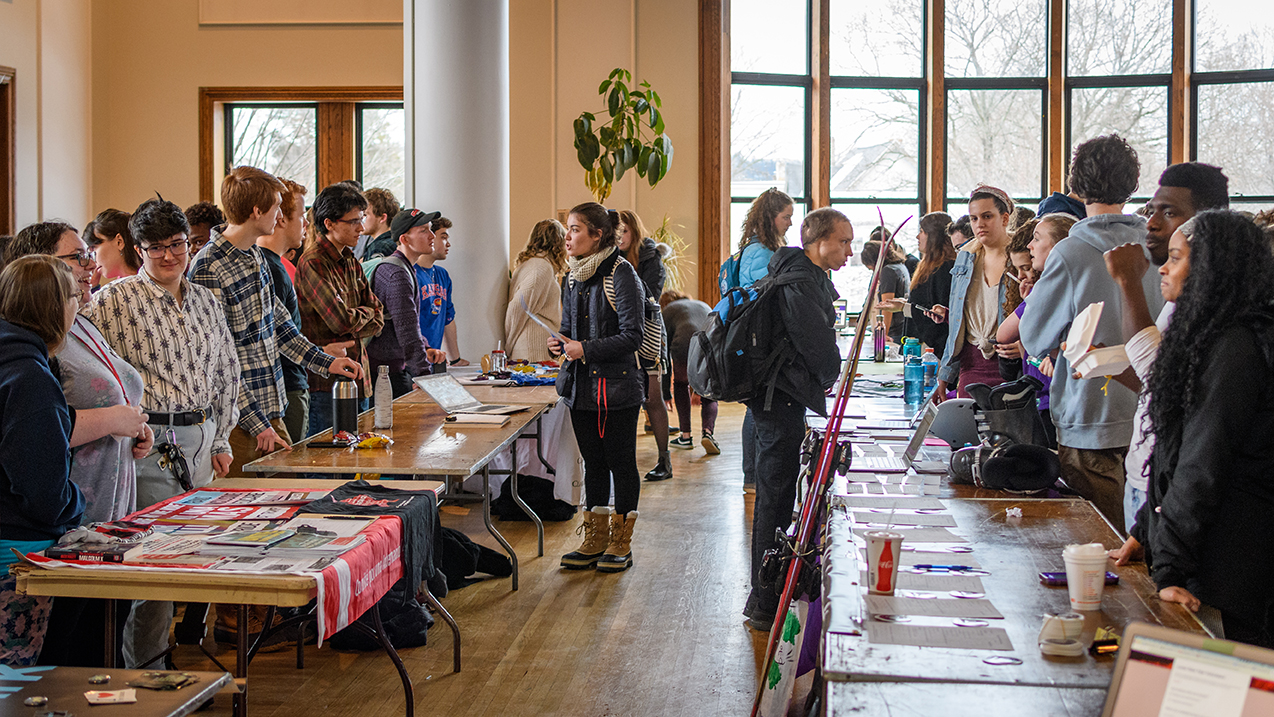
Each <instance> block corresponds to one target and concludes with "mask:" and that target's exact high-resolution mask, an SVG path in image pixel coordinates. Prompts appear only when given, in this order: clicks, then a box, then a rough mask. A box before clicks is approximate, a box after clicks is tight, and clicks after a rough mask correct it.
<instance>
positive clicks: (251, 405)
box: [190, 229, 336, 436]
mask: <svg viewBox="0 0 1274 717" xmlns="http://www.w3.org/2000/svg"><path fill="white" fill-rule="evenodd" d="M190 280H191V281H192V282H194V283H196V284H198V285H200V286H203V287H207V288H208V289H210V290H211V291H212V295H213V296H214V297H216V299H217V301H219V302H220V303H221V308H222V310H224V311H225V314H226V325H227V326H229V327H230V334H231V335H232V336H234V343H235V350H236V352H237V353H238V354H239V370H240V372H241V375H242V378H243V383H242V384H241V385H240V386H239V426H240V427H241V428H243V430H245V431H247V432H248V433H249V434H251V435H253V436H256V435H259V434H261V433H263V432H265V431H266V430H267V429H269V428H271V426H270V419H273V418H281V417H282V416H283V410H284V408H285V407H286V406H287V390H286V388H285V387H284V385H283V367H282V364H281V363H280V362H279V356H280V355H283V356H287V357H288V358H290V359H292V360H293V361H295V362H297V363H298V364H301V365H302V366H305V367H306V368H308V369H309V370H310V371H312V372H314V373H316V374H320V375H323V376H326V375H327V367H328V366H331V365H332V362H333V361H335V360H336V359H335V358H333V357H331V356H328V355H327V354H325V353H323V350H322V349H320V348H319V347H317V346H315V345H314V344H312V343H310V342H309V341H307V340H306V339H305V337H304V336H302V335H301V332H299V331H297V330H296V324H294V323H292V316H291V315H290V314H289V313H288V310H287V308H286V307H284V306H283V302H281V301H279V299H278V297H277V296H275V295H274V284H273V282H272V280H271V279H270V272H269V271H268V270H267V269H266V267H265V259H264V258H263V257H262V255H261V248H260V247H258V246H255V245H254V246H251V247H248V250H247V251H243V250H241V249H238V248H236V247H235V246H234V245H233V244H231V243H230V240H228V239H226V238H225V236H223V235H222V234H221V232H220V231H218V230H217V229H213V230H212V239H211V240H210V241H209V242H208V245H207V246H205V247H204V248H203V249H201V250H200V251H199V254H198V256H196V257H195V262H194V265H193V266H191V274H190Z"/></svg>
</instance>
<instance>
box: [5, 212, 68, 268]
mask: <svg viewBox="0 0 1274 717" xmlns="http://www.w3.org/2000/svg"><path fill="white" fill-rule="evenodd" d="M67 232H71V233H72V234H78V233H79V232H77V231H75V227H73V226H71V225H70V224H67V223H66V222H59V221H57V220H53V221H49V222H39V223H37V224H30V225H28V226H26V227H23V229H22V231H20V232H18V233H17V235H15V236H14V237H13V239H12V240H10V242H9V244H8V246H6V247H5V248H4V260H5V263H9V262H13V261H17V260H18V259H20V258H22V257H24V256H31V255H32V254H47V255H49V256H52V255H53V252H55V251H57V248H58V243H59V242H61V241H62V235H64V234H66V233H67Z"/></svg>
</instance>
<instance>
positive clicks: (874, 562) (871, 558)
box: [865, 530, 902, 595]
mask: <svg viewBox="0 0 1274 717" xmlns="http://www.w3.org/2000/svg"><path fill="white" fill-rule="evenodd" d="M865 537H866V538H867V592H868V593H870V594H872V595H893V594H894V590H895V589H896V588H897V587H898V562H899V560H900V559H901V553H902V533H895V532H893V531H891V530H872V531H869V532H868V533H867V534H866V536H865Z"/></svg>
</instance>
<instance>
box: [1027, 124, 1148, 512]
mask: <svg viewBox="0 0 1274 717" xmlns="http://www.w3.org/2000/svg"><path fill="white" fill-rule="evenodd" d="M1140 174H1141V163H1140V161H1139V160H1138V159H1137V152H1136V150H1134V149H1133V148H1132V147H1130V146H1129V145H1128V143H1127V142H1126V141H1124V139H1123V138H1122V137H1120V136H1119V135H1115V134H1112V135H1106V136H1102V137H1096V138H1094V139H1090V140H1088V141H1087V142H1084V143H1083V144H1081V145H1079V146H1078V147H1076V148H1075V154H1074V156H1073V157H1072V159H1071V170H1070V187H1071V191H1072V192H1074V193H1075V194H1076V195H1077V196H1078V197H1079V198H1080V199H1082V200H1083V202H1084V205H1085V208H1086V209H1087V212H1088V216H1087V218H1085V219H1083V220H1082V221H1080V222H1078V223H1076V224H1075V226H1073V227H1071V231H1070V235H1069V236H1068V237H1067V238H1066V239H1064V240H1062V241H1061V242H1059V243H1058V244H1057V246H1055V247H1053V250H1052V251H1051V252H1049V255H1048V261H1047V262H1045V264H1044V273H1043V274H1042V275H1040V278H1039V280H1038V281H1036V282H1035V287H1034V288H1033V289H1032V290H1031V295H1030V296H1028V297H1027V298H1026V311H1025V312H1024V313H1023V314H1022V322H1021V340H1022V345H1023V346H1024V347H1025V348H1026V352H1027V353H1028V354H1029V355H1031V356H1046V355H1051V354H1052V353H1053V352H1054V351H1055V350H1057V349H1059V348H1060V347H1061V344H1062V342H1063V341H1065V340H1066V336H1067V334H1068V333H1069V331H1070V327H1071V323H1072V322H1073V321H1074V319H1075V317H1076V316H1077V315H1078V314H1079V313H1080V312H1081V311H1083V310H1084V309H1086V308H1088V305H1089V304H1092V303H1095V302H1098V301H1101V302H1105V305H1104V307H1103V308H1102V312H1101V321H1100V322H1099V323H1098V325H1097V332H1096V333H1095V334H1094V335H1093V344H1094V345H1098V344H1100V345H1104V346H1116V345H1119V344H1122V343H1123V329H1122V322H1123V302H1122V301H1121V299H1120V297H1121V294H1120V291H1119V286H1118V284H1116V283H1115V280H1114V279H1112V278H1111V276H1110V274H1109V272H1107V271H1106V259H1105V257H1104V253H1105V252H1107V251H1110V250H1111V249H1114V248H1115V247H1117V246H1119V245H1121V244H1137V245H1140V246H1142V247H1145V245H1146V220H1145V219H1142V218H1141V217H1139V216H1137V215H1135V214H1124V213H1123V209H1124V203H1125V202H1127V201H1128V198H1129V197H1131V196H1132V194H1133V192H1135V191H1136V190H1137V182H1138V177H1139V176H1140ZM1147 256H1148V255H1147ZM1142 288H1143V290H1144V291H1145V293H1146V301H1147V303H1148V304H1149V309H1150V314H1151V316H1156V315H1158V314H1159V310H1160V309H1161V308H1163V294H1162V293H1161V290H1160V288H1159V279H1158V278H1157V277H1156V276H1154V275H1153V274H1152V273H1150V272H1147V273H1146V276H1145V277H1143V279H1142ZM1085 348H1087V347H1085ZM1049 394H1050V395H1049V412H1050V413H1052V415H1053V423H1054V425H1056V426H1057V443H1058V447H1057V457H1058V459H1060V460H1061V463H1062V480H1063V481H1065V482H1066V485H1068V486H1069V487H1070V488H1071V489H1073V490H1074V491H1075V492H1077V493H1079V494H1080V495H1081V496H1083V497H1084V498H1085V499H1087V500H1089V501H1091V502H1092V503H1093V504H1094V505H1095V506H1096V508H1097V509H1098V510H1099V511H1101V512H1102V514H1103V515H1105V516H1106V519H1107V520H1109V521H1110V524H1111V525H1113V526H1115V527H1116V528H1118V529H1119V530H1120V532H1123V530H1124V478H1125V474H1124V458H1125V456H1126V455H1127V453H1128V446H1129V444H1130V443H1131V442H1132V423H1133V414H1134V413H1135V412H1136V410H1137V394H1136V393H1135V392H1133V391H1132V390H1131V389H1129V388H1128V387H1126V386H1124V385H1123V384H1121V383H1119V382H1117V381H1106V380H1104V379H1102V380H1084V379H1075V378H1073V377H1072V376H1071V367H1070V365H1069V363H1068V362H1067V360H1066V357H1065V356H1064V355H1062V354H1061V352H1060V351H1059V352H1058V355H1057V357H1056V358H1054V364H1053V383H1052V385H1051V386H1050V387H1049Z"/></svg>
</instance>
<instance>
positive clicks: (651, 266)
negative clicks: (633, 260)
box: [637, 237, 668, 301]
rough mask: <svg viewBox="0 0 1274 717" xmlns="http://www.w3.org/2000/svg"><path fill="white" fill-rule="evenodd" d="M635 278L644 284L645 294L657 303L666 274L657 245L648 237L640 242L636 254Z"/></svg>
mask: <svg viewBox="0 0 1274 717" xmlns="http://www.w3.org/2000/svg"><path fill="white" fill-rule="evenodd" d="M637 276H638V277H640V278H641V283H642V284H645V286H646V292H647V294H648V295H649V296H650V297H651V298H652V299H654V300H655V301H659V297H660V296H662V295H663V293H664V282H665V281H667V279H668V272H667V270H666V269H664V258H663V257H662V256H660V255H659V245H658V244H656V243H655V240H654V239H651V238H650V237H646V238H645V239H642V240H641V250H640V251H638V252H637Z"/></svg>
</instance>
